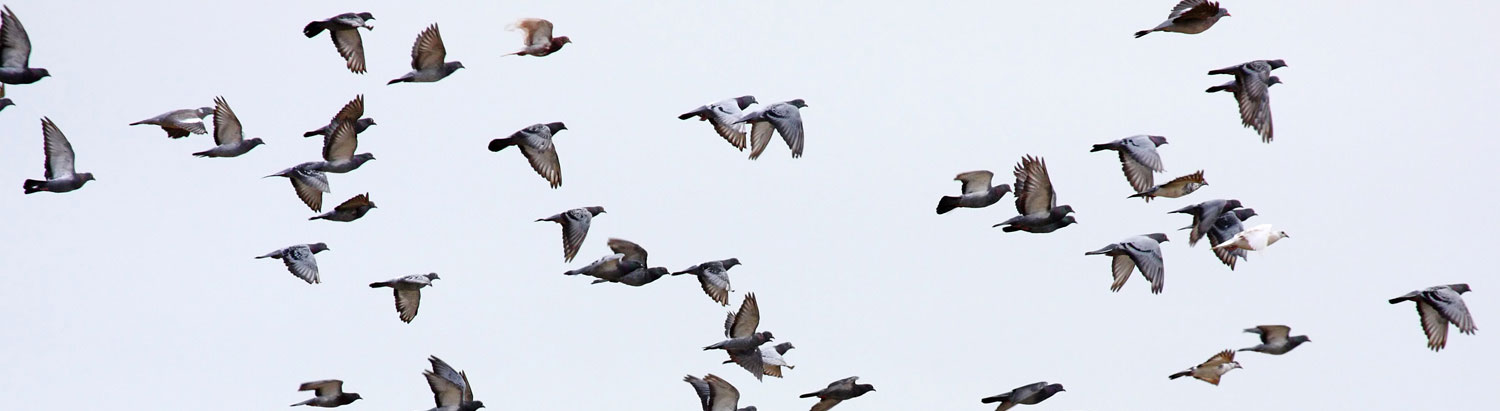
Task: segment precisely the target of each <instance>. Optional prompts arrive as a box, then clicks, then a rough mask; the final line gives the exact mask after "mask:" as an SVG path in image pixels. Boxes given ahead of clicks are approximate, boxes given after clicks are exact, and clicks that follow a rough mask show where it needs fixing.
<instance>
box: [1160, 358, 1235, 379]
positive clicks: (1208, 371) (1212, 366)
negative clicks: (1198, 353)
mask: <svg viewBox="0 0 1500 411" xmlns="http://www.w3.org/2000/svg"><path fill="white" fill-rule="evenodd" d="M1236 368H1244V367H1241V366H1240V363H1239V361H1235V360H1234V351H1230V350H1224V351H1221V352H1219V353H1218V354H1215V355H1214V356H1213V357H1211V358H1209V359H1208V361H1204V362H1203V363H1202V364H1198V365H1197V366H1194V367H1193V368H1189V369H1187V371H1182V372H1179V373H1176V374H1172V375H1169V376H1167V379H1172V380H1175V379H1178V378H1182V377H1189V376H1191V377H1193V378H1197V379H1199V380H1203V382H1207V383H1209V384H1213V385H1219V378H1220V377H1223V376H1224V374H1226V373H1228V372H1230V371H1233V370H1234V369H1236Z"/></svg>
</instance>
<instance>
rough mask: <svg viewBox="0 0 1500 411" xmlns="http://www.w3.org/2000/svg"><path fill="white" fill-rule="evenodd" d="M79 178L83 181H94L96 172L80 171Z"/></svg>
mask: <svg viewBox="0 0 1500 411" xmlns="http://www.w3.org/2000/svg"><path fill="white" fill-rule="evenodd" d="M78 178H81V179H83V181H94V173H78Z"/></svg>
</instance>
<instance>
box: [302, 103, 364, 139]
mask: <svg viewBox="0 0 1500 411" xmlns="http://www.w3.org/2000/svg"><path fill="white" fill-rule="evenodd" d="M364 115H365V96H364V95H363V94H360V95H358V96H355V97H354V100H350V101H349V102H348V103H345V104H344V108H341V109H339V112H338V113H337V114H334V115H333V118H331V119H329V120H328V125H325V126H323V127H319V128H318V129H317V130H313V131H309V132H306V133H302V136H303V137H312V136H325V138H326V136H327V135H328V134H329V133H332V132H334V130H336V129H338V127H339V123H341V122H349V121H353V122H354V134H359V133H363V132H365V129H367V128H370V126H373V125H375V119H373V118H361V117H364Z"/></svg>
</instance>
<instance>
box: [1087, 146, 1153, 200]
mask: <svg viewBox="0 0 1500 411" xmlns="http://www.w3.org/2000/svg"><path fill="white" fill-rule="evenodd" d="M1162 144H1167V138H1166V137H1162V136H1148V135H1138V136H1130V137H1126V138H1122V139H1119V140H1115V141H1111V142H1108V143H1104V144H1095V145H1094V148H1093V149H1092V150H1089V152H1090V153H1092V152H1095V151H1103V150H1114V151H1117V152H1119V154H1120V165H1121V167H1122V168H1123V169H1124V171H1125V181H1126V182H1129V183H1130V187H1131V188H1133V189H1135V192H1137V193H1139V192H1142V191H1146V190H1150V189H1151V186H1152V185H1155V184H1156V183H1155V182H1154V181H1153V180H1154V177H1153V175H1152V174H1151V173H1152V172H1153V171H1154V172H1161V171H1163V167H1162V164H1161V154H1158V153H1157V152H1156V147H1157V146H1160V145H1162Z"/></svg>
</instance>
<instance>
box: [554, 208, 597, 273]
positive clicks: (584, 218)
mask: <svg viewBox="0 0 1500 411" xmlns="http://www.w3.org/2000/svg"><path fill="white" fill-rule="evenodd" d="M592 220H593V217H592V216H590V215H589V213H588V212H587V211H585V212H584V213H583V214H582V215H580V216H579V218H573V212H572V211H569V212H566V213H563V215H562V219H561V220H559V222H561V223H562V241H563V261H573V257H574V256H577V255H578V249H579V248H582V247H583V240H584V239H585V238H587V237H588V235H589V224H590V222H591V221H592Z"/></svg>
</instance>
